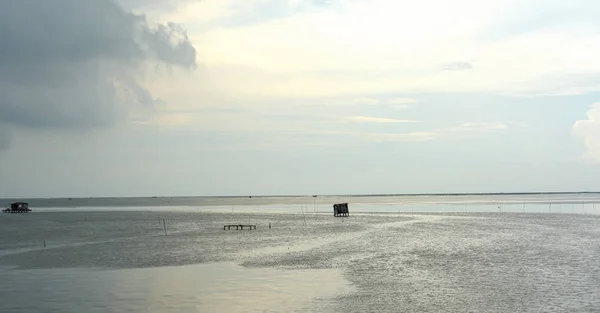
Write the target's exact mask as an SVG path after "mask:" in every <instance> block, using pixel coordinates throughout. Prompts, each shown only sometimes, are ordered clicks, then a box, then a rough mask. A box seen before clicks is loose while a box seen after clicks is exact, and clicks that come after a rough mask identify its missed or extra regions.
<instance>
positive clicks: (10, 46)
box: [0, 0, 196, 129]
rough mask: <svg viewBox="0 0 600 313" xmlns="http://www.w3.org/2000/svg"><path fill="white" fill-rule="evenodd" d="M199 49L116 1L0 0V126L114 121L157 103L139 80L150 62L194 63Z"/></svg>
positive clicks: (190, 65) (172, 28) (179, 34)
mask: <svg viewBox="0 0 600 313" xmlns="http://www.w3.org/2000/svg"><path fill="white" fill-rule="evenodd" d="M195 55H196V51H195V48H194V47H193V45H192V44H191V42H190V41H189V39H188V37H187V34H186V33H185V31H184V30H183V29H181V28H180V27H179V26H177V25H175V24H171V23H169V24H166V25H157V26H153V25H151V23H149V22H148V21H147V19H146V17H145V16H144V15H136V14H133V13H129V12H127V11H125V10H124V9H123V8H122V7H121V6H119V5H118V4H117V3H115V2H112V1H111V0H93V1H81V0H52V1H38V0H19V1H0V126H2V124H4V125H5V126H6V125H12V126H18V127H57V128H77V129H82V128H83V129H87V128H92V127H98V126H104V125H109V124H112V123H115V122H117V121H118V120H119V119H120V118H122V117H123V115H124V114H125V113H126V112H127V110H129V109H131V108H140V109H152V108H153V106H154V105H156V104H157V103H160V100H158V99H155V98H153V96H152V94H151V93H150V92H149V91H148V90H146V89H144V88H143V87H142V84H141V83H140V81H139V80H138V79H137V77H139V76H140V75H141V72H142V70H143V69H144V68H145V66H146V64H147V63H149V62H158V63H162V64H166V65H168V66H177V67H183V68H194V67H195V65H196V59H195ZM126 94H128V95H130V96H124V95H126Z"/></svg>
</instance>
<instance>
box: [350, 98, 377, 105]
mask: <svg viewBox="0 0 600 313" xmlns="http://www.w3.org/2000/svg"><path fill="white" fill-rule="evenodd" d="M350 102H352V103H353V104H379V103H381V101H379V100H377V99H371V98H355V99H352V100H350Z"/></svg>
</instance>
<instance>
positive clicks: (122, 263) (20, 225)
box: [0, 193, 600, 313]
mask: <svg viewBox="0 0 600 313" xmlns="http://www.w3.org/2000/svg"><path fill="white" fill-rule="evenodd" d="M0 201H1V202H0V204H2V205H4V204H6V205H8V204H10V203H11V202H14V201H25V202H28V203H29V204H30V207H31V208H32V210H33V212H31V213H28V214H0V312H15V313H21V312H36V313H37V312H45V313H46V312H157V313H158V312H161V313H162V312H190V313H191V312H253V313H256V312H600V194H597V193H568V194H567V193H565V194H562V193H554V194H489V195H481V194H479V195H469V194H463V195H377V196H349V195H340V196H321V195H309V196H278V197H260V196H244V197H172V198H171V197H149V198H85V199H84V198H72V199H71V198H63V199H2V200H0ZM335 203H348V206H349V211H350V216H348V217H334V216H333V209H332V205H333V204H335ZM227 225H256V229H249V228H248V227H245V228H244V229H235V228H236V227H233V228H230V229H228V228H227V227H224V226H227Z"/></svg>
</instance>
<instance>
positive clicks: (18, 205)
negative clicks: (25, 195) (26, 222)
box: [2, 202, 31, 213]
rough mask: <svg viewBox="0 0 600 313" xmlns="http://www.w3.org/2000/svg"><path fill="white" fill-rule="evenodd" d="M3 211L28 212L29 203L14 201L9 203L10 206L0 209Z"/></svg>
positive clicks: (29, 210)
mask: <svg viewBox="0 0 600 313" xmlns="http://www.w3.org/2000/svg"><path fill="white" fill-rule="evenodd" d="M2 212H4V213H28V212H31V209H30V208H29V203H27V202H15V203H11V204H10V207H8V208H6V209H4V210H2Z"/></svg>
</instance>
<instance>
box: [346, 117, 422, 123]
mask: <svg viewBox="0 0 600 313" xmlns="http://www.w3.org/2000/svg"><path fill="white" fill-rule="evenodd" d="M346 120H348V121H352V122H360V123H420V122H422V121H417V120H400V119H395V118H383V117H371V116H349V117H347V118H346Z"/></svg>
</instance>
